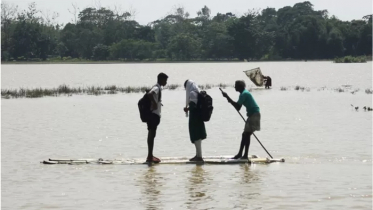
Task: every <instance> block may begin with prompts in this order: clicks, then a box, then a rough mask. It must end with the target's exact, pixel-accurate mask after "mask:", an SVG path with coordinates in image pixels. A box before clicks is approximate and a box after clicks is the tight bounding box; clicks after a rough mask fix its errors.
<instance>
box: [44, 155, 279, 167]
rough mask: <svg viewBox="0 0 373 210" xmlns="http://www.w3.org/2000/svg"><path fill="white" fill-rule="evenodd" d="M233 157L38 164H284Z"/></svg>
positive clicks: (67, 160)
mask: <svg viewBox="0 0 373 210" xmlns="http://www.w3.org/2000/svg"><path fill="white" fill-rule="evenodd" d="M231 157H233V156H206V157H203V159H204V161H203V162H202V161H189V158H187V157H163V158H160V159H161V162H160V163H148V162H145V161H144V159H113V160H104V159H102V158H98V159H92V158H87V159H85V158H83V159H59V158H49V159H48V160H43V161H41V162H40V163H43V164H69V165H79V164H111V165H139V164H245V163H247V164H269V163H275V162H285V159H283V158H281V159H270V158H259V157H258V156H256V155H252V156H250V157H249V159H247V160H242V159H238V160H235V159H231Z"/></svg>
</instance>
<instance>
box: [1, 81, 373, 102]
mask: <svg viewBox="0 0 373 210" xmlns="http://www.w3.org/2000/svg"><path fill="white" fill-rule="evenodd" d="M180 87H181V85H178V84H170V85H167V86H166V87H165V89H168V90H176V89H178V88H180ZM198 87H199V88H200V89H201V90H209V89H212V88H214V87H219V88H223V89H224V88H226V87H234V85H227V84H223V83H220V84H217V85H214V84H205V85H199V86H198ZM150 89H151V87H150V86H140V87H133V86H127V87H118V86H116V85H108V86H105V87H101V86H86V87H69V86H68V85H65V84H63V85H60V86H58V87H57V88H49V89H48V88H31V89H26V88H19V89H2V90H1V97H2V98H3V99H10V98H41V97H45V96H52V97H57V96H61V95H67V96H72V95H82V94H86V95H94V96H99V95H103V94H117V93H140V92H146V91H147V90H150ZM292 89H293V90H296V91H302V92H303V91H307V92H309V91H310V90H311V88H309V87H302V86H299V85H297V86H295V87H291V86H289V87H284V86H282V87H280V91H288V90H292ZM254 90H255V89H250V88H249V91H254ZM317 90H318V91H320V90H323V91H324V90H331V91H335V92H338V93H343V92H347V93H352V94H355V93H356V92H359V91H360V89H354V90H351V87H347V88H346V87H344V86H343V87H338V88H326V87H322V88H318V89H317ZM365 93H366V94H373V90H372V89H371V88H369V89H365Z"/></svg>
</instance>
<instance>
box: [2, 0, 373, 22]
mask: <svg viewBox="0 0 373 210" xmlns="http://www.w3.org/2000/svg"><path fill="white" fill-rule="evenodd" d="M2 2H5V3H8V4H13V5H17V6H18V8H19V10H23V9H26V8H27V6H28V5H29V4H30V3H32V2H35V3H36V8H37V9H38V10H41V11H42V12H43V13H44V15H46V14H48V13H49V16H51V15H52V14H53V12H57V13H58V14H59V16H58V18H57V19H56V21H55V23H59V24H61V23H62V24H66V23H68V22H71V21H72V19H73V17H74V16H73V15H72V14H71V13H70V12H69V11H68V10H69V9H70V10H72V9H73V7H72V4H76V5H77V6H78V8H79V9H80V10H82V9H84V8H87V7H95V8H98V7H105V8H110V9H114V8H115V7H116V8H117V9H119V10H120V11H122V12H125V11H129V10H130V11H132V12H135V17H134V20H136V21H137V22H138V23H140V24H142V25H146V24H148V23H150V22H152V21H155V20H158V19H161V18H163V17H165V16H166V15H168V14H170V13H171V12H172V11H173V10H174V9H175V8H176V7H180V6H181V7H184V9H185V12H188V13H189V14H190V17H195V16H196V13H197V12H198V11H199V10H200V9H201V8H202V7H204V6H205V5H206V6H207V7H209V8H210V10H211V16H215V15H216V14H217V13H227V12H232V13H234V14H236V15H238V16H241V15H243V14H244V13H245V12H247V11H248V10H251V9H255V10H262V9H265V8H267V7H272V8H275V9H276V10H278V9H280V8H282V7H284V6H293V5H294V4H296V3H299V2H304V1H301V0H283V1H276V0H266V1H259V0H255V1H251V2H248V1H244V0H231V1H229V2H228V1H224V2H223V1H222V2H219V3H216V1H213V0H200V1H186V0H179V1H173V0H161V1H145V0H125V1H119V0H106V1H98V0H80V1H76V0H63V1H62V0H48V1H47V0H12V1H2ZM310 2H311V3H312V4H313V5H314V9H315V10H324V9H326V10H328V12H329V16H332V15H335V16H336V17H337V18H339V19H341V20H343V21H351V20H353V19H362V17H363V16H365V15H368V14H372V2H371V1H370V0H356V1H337V0H330V1H325V0H324V1H323V0H313V1H310Z"/></svg>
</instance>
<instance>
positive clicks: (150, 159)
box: [146, 156, 161, 163]
mask: <svg viewBox="0 0 373 210" xmlns="http://www.w3.org/2000/svg"><path fill="white" fill-rule="evenodd" d="M146 162H147V163H160V162H161V160H160V159H159V158H157V157H154V156H153V157H147V158H146Z"/></svg>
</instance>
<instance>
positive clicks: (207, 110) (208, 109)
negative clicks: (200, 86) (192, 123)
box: [197, 91, 214, 122]
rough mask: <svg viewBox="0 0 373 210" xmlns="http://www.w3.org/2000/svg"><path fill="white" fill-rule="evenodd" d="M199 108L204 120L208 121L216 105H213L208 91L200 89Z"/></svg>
mask: <svg viewBox="0 0 373 210" xmlns="http://www.w3.org/2000/svg"><path fill="white" fill-rule="evenodd" d="M197 109H198V111H199V114H200V117H201V118H202V120H203V121H205V122H208V121H209V120H210V118H211V115H212V111H213V109H214V107H213V106H212V98H211V96H210V95H208V94H207V93H206V91H200V92H199V93H198V102H197Z"/></svg>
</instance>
